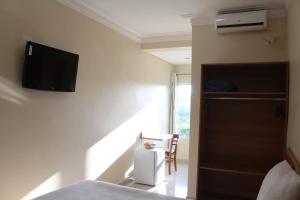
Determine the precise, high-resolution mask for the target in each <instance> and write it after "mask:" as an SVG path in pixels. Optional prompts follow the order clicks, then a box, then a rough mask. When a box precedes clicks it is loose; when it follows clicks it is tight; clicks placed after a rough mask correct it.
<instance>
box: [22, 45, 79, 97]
mask: <svg viewBox="0 0 300 200" xmlns="http://www.w3.org/2000/svg"><path fill="white" fill-rule="evenodd" d="M78 60H79V55H77V54H73V53H69V52H66V51H62V50H59V49H55V48H52V47H48V46H45V45H41V44H37V43H34V42H28V43H27V45H26V50H25V61H24V66H23V80H22V86H23V87H24V88H31V89H38V90H52V91H64V92H75V85H76V76H77V68H78Z"/></svg>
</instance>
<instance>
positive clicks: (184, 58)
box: [149, 47, 192, 65]
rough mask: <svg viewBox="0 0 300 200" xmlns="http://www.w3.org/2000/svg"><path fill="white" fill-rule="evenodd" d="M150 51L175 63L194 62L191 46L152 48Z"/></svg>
mask: <svg viewBox="0 0 300 200" xmlns="http://www.w3.org/2000/svg"><path fill="white" fill-rule="evenodd" d="M149 53H150V54H152V55H154V56H156V57H158V58H160V59H162V60H164V61H166V62H168V63H170V64H173V65H188V64H191V63H192V48H191V47H186V48H174V49H171V48H170V49H162V50H151V51H149Z"/></svg>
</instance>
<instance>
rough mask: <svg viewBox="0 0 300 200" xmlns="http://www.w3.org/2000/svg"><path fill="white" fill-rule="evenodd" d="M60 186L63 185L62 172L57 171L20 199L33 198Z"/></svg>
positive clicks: (27, 199)
mask: <svg viewBox="0 0 300 200" xmlns="http://www.w3.org/2000/svg"><path fill="white" fill-rule="evenodd" d="M60 187H61V174H60V172H57V173H56V174H54V175H53V176H51V177H50V178H48V179H47V180H46V181H44V182H43V183H41V184H40V185H39V186H37V187H36V188H35V189H33V190H32V191H31V192H29V193H28V194H27V195H26V196H25V197H23V198H22V199H20V200H31V199H33V198H36V197H38V196H41V195H43V194H46V193H49V192H52V191H54V190H57V189H59V188H60Z"/></svg>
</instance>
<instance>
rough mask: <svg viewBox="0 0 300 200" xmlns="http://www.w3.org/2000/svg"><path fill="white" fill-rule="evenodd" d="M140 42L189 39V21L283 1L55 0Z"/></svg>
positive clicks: (208, 19)
mask: <svg viewBox="0 0 300 200" xmlns="http://www.w3.org/2000/svg"><path fill="white" fill-rule="evenodd" d="M57 1H59V2H61V3H63V4H65V5H67V6H69V7H71V8H73V9H76V10H77V11H79V12H81V13H83V14H85V15H87V16H89V17H91V18H94V19H95V20H97V21H99V22H101V23H103V24H105V25H107V26H109V27H111V28H112V29H114V30H116V31H118V32H121V33H123V34H125V35H127V36H128V37H130V38H132V39H134V40H136V41H138V42H142V43H147V42H159V41H165V40H168V41H172V40H173V41H174V40H189V39H191V29H192V28H191V23H190V19H191V18H195V17H196V18H199V19H200V20H201V21H202V22H203V23H206V24H208V23H211V22H212V21H213V19H214V16H215V13H216V12H217V11H218V10H220V9H227V8H235V7H247V6H264V7H266V8H268V9H284V8H285V1H286V0H57Z"/></svg>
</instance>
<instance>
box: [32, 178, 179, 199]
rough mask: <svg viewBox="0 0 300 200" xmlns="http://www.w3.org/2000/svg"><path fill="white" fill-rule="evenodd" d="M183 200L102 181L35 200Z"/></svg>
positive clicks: (66, 188) (76, 186) (81, 185)
mask: <svg viewBox="0 0 300 200" xmlns="http://www.w3.org/2000/svg"><path fill="white" fill-rule="evenodd" d="M153 199H157V200H182V198H176V197H170V196H165V195H161V194H156V193H152V192H148V191H144V190H139V189H135V188H129V187H125V186H120V185H115V184H111V183H106V182H100V181H81V182H78V183H75V184H73V185H70V186H68V187H65V188H62V189H59V190H56V191H54V192H50V193H48V194H45V195H43V196H40V197H38V198H35V199H34V200H153Z"/></svg>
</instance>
